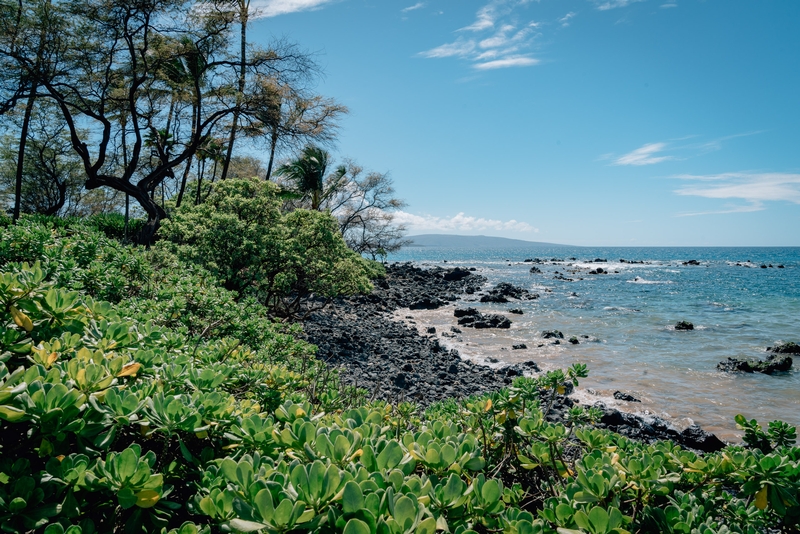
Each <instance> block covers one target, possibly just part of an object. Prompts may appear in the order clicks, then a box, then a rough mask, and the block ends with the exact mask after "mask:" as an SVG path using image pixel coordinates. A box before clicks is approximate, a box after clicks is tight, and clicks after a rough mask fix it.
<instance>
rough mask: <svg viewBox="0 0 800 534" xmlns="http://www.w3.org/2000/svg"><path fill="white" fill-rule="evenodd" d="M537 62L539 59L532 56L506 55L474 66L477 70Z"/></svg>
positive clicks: (530, 64)
mask: <svg viewBox="0 0 800 534" xmlns="http://www.w3.org/2000/svg"><path fill="white" fill-rule="evenodd" d="M537 63H539V60H538V59H535V58H532V57H507V58H504V59H495V60H494V61H486V62H484V63H476V64H475V68H476V69H478V70H491V69H504V68H507V67H530V66H533V65H536V64H537Z"/></svg>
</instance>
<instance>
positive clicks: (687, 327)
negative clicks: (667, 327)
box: [675, 321, 694, 330]
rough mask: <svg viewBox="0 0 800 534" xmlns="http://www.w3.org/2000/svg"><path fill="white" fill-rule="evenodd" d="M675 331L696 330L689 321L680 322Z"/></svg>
mask: <svg viewBox="0 0 800 534" xmlns="http://www.w3.org/2000/svg"><path fill="white" fill-rule="evenodd" d="M675 330H694V325H693V324H692V323H690V322H689V321H678V323H677V324H676V325H675Z"/></svg>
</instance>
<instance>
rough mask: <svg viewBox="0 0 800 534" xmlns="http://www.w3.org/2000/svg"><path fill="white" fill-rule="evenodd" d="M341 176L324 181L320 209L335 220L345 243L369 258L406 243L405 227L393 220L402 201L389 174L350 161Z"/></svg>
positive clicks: (402, 205)
mask: <svg viewBox="0 0 800 534" xmlns="http://www.w3.org/2000/svg"><path fill="white" fill-rule="evenodd" d="M344 168H345V169H346V172H345V173H344V174H342V175H331V176H329V177H328V178H327V179H326V181H325V186H324V189H325V191H326V193H325V195H324V197H325V200H324V202H323V203H322V208H323V209H326V210H328V211H329V212H330V213H331V214H332V215H333V216H334V217H335V218H336V220H337V221H338V222H339V230H340V232H341V234H342V236H343V238H344V240H345V242H346V243H347V245H348V246H349V247H350V248H351V249H353V250H354V251H356V252H358V253H359V254H368V255H369V256H370V257H371V258H372V259H376V258H378V257H385V256H386V254H388V253H391V252H396V251H398V250H400V248H401V247H402V246H404V245H407V244H408V243H409V241H408V240H406V239H404V236H405V231H406V228H405V226H403V225H402V224H395V223H394V213H393V212H394V211H396V210H399V209H402V208H403V207H405V205H406V203H405V202H404V201H402V200H400V199H398V198H397V197H396V192H395V189H394V185H393V183H392V179H391V177H390V176H389V175H388V174H386V173H378V172H365V171H364V169H363V168H362V167H361V166H359V165H358V164H356V163H355V162H353V161H348V162H347V163H346V165H345V166H344Z"/></svg>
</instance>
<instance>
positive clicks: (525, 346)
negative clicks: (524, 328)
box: [511, 343, 528, 350]
mask: <svg viewBox="0 0 800 534" xmlns="http://www.w3.org/2000/svg"><path fill="white" fill-rule="evenodd" d="M511 348H512V349H513V350H522V349H527V348H528V345H526V344H525V343H520V344H518V345H512V346H511Z"/></svg>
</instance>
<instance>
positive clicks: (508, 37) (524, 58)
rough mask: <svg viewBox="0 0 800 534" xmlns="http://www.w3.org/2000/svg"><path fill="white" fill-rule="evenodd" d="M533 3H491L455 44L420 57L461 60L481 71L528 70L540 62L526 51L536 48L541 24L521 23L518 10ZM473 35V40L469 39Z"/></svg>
mask: <svg viewBox="0 0 800 534" xmlns="http://www.w3.org/2000/svg"><path fill="white" fill-rule="evenodd" d="M531 1H533V0H490V1H489V2H488V3H487V4H486V5H484V6H483V7H481V8H480V9H479V10H478V12H477V13H476V15H475V21H474V22H473V23H472V24H470V25H469V26H465V27H463V28H459V29H458V30H456V31H458V32H467V33H462V37H459V38H458V39H456V40H455V41H454V42H452V43H446V44H443V45H440V46H437V47H436V48H432V49H430V50H427V51H425V52H421V53H420V54H419V55H420V56H422V57H426V58H445V57H460V58H463V59H466V60H469V61H470V62H472V64H473V67H474V68H476V69H478V70H489V69H499V68H504V67H529V66H532V65H536V64H538V63H539V62H540V61H539V60H538V59H535V58H533V57H532V56H531V55H530V54H529V53H526V50H527V49H529V48H531V47H532V46H533V41H534V39H535V38H536V36H537V33H536V30H537V28H538V27H539V26H540V25H541V23H539V22H534V21H529V22H525V23H522V24H521V23H520V20H519V16H518V15H517V11H518V8H520V7H521V6H523V5H525V4H529V3H530V2H531ZM467 35H474V37H467Z"/></svg>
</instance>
